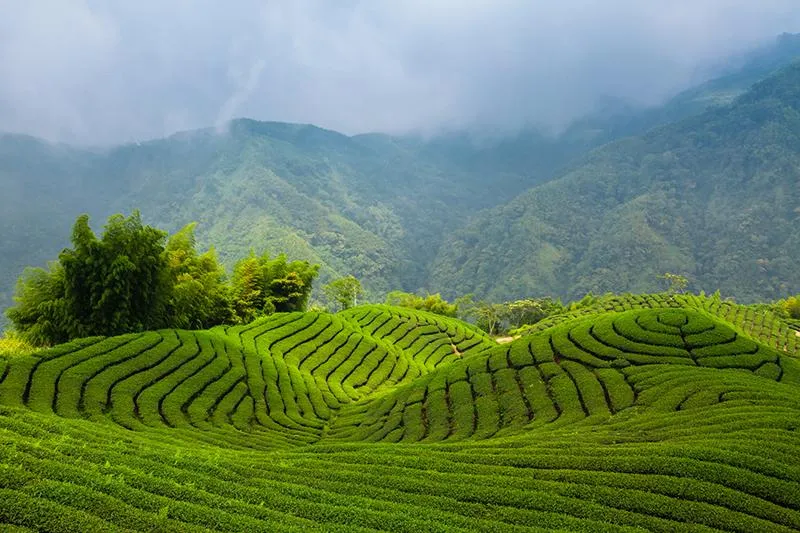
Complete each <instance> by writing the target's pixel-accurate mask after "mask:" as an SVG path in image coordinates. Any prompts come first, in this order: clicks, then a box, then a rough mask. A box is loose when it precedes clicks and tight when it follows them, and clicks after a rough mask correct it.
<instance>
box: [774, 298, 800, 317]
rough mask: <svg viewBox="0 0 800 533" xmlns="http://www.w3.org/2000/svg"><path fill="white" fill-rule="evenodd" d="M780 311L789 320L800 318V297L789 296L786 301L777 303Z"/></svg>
mask: <svg viewBox="0 0 800 533" xmlns="http://www.w3.org/2000/svg"><path fill="white" fill-rule="evenodd" d="M778 303H779V304H780V309H781V310H782V311H783V312H784V313H785V314H786V316H788V317H789V318H800V296H789V297H788V298H787V299H786V300H782V301H780V302H778Z"/></svg>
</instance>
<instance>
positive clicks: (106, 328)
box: [59, 211, 170, 337]
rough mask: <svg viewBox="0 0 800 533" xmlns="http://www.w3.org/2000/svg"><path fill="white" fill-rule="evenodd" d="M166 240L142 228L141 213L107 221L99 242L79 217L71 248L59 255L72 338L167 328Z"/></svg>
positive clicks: (84, 217) (157, 232) (161, 233)
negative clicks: (74, 327) (73, 325)
mask: <svg viewBox="0 0 800 533" xmlns="http://www.w3.org/2000/svg"><path fill="white" fill-rule="evenodd" d="M166 236H167V234H166V232H164V231H161V230H159V229H156V228H153V227H151V226H146V225H143V224H142V221H141V216H140V215H139V212H138V211H134V212H133V214H132V215H131V216H129V217H127V218H126V217H124V216H122V215H112V216H111V217H109V219H108V222H107V223H106V225H105V229H104V232H103V236H102V238H101V239H98V238H97V237H96V236H95V234H94V232H93V231H92V230H91V228H90V227H89V217H88V215H81V216H80V217H78V220H77V221H76V222H75V226H74V227H73V231H72V244H73V248H72V249H66V250H64V251H63V252H61V254H60V255H59V262H60V263H61V265H62V266H63V268H64V278H65V289H66V290H65V299H66V302H67V306H68V308H69V312H70V314H71V315H72V316H73V317H74V318H75V319H76V321H77V325H78V328H77V329H78V330H77V331H75V332H74V334H73V335H72V336H74V337H82V336H87V335H118V334H121V333H126V332H131V331H144V330H147V329H156V328H158V327H162V326H163V325H164V324H165V323H166V322H167V320H166V319H167V310H166V307H167V303H168V298H169V293H170V279H169V273H168V269H167V263H166V258H165V256H164V253H163V252H164V243H165V239H166Z"/></svg>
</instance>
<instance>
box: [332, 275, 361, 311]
mask: <svg viewBox="0 0 800 533" xmlns="http://www.w3.org/2000/svg"><path fill="white" fill-rule="evenodd" d="M322 291H323V292H324V293H325V296H326V297H327V298H328V300H330V301H331V302H334V303H336V304H337V305H338V306H339V308H340V309H350V308H351V307H354V306H355V305H356V304H357V303H358V298H359V297H360V296H362V295H363V294H364V289H363V288H362V287H361V282H360V281H358V279H357V278H356V277H355V276H352V275H350V276H345V277H343V278H338V279H335V280H333V281H331V282H330V283H328V284H327V285H325V286H324V287H323V288H322Z"/></svg>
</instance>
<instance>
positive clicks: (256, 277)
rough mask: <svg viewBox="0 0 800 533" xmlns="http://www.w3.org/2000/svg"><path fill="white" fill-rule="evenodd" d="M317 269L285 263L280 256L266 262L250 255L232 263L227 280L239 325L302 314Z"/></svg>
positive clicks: (317, 267) (301, 263)
mask: <svg viewBox="0 0 800 533" xmlns="http://www.w3.org/2000/svg"><path fill="white" fill-rule="evenodd" d="M318 272H319V265H312V264H310V263H309V262H308V261H291V262H289V261H287V260H286V256H285V255H284V254H280V255H279V256H278V257H276V258H275V259H270V258H269V255H268V254H266V253H265V254H263V255H261V256H260V257H259V256H256V255H255V253H254V252H252V251H251V252H250V255H249V256H248V257H245V258H244V259H241V260H240V261H239V262H237V263H236V266H235V267H234V270H233V277H232V280H231V305H232V308H233V312H234V315H235V318H236V321H238V322H240V323H247V322H251V321H252V320H254V319H255V318H258V317H259V316H263V315H268V314H270V313H274V312H290V311H303V310H305V308H306V305H307V303H308V297H309V296H310V295H311V288H312V283H313V281H314V278H316V277H317V274H318Z"/></svg>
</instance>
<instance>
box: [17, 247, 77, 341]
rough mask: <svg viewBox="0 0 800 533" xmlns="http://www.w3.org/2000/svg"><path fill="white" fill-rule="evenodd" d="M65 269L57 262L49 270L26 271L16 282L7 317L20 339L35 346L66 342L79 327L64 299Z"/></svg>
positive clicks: (73, 335)
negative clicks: (12, 300)
mask: <svg viewBox="0 0 800 533" xmlns="http://www.w3.org/2000/svg"><path fill="white" fill-rule="evenodd" d="M64 285H65V281H64V269H63V268H62V267H61V264H60V263H58V262H53V263H51V264H50V267H49V268H48V269H44V268H26V269H25V271H24V272H23V273H22V276H21V277H20V278H19V280H18V281H17V287H16V292H15V294H14V302H15V305H14V306H13V307H11V308H9V309H8V311H7V312H6V315H7V316H8V318H9V319H10V320H11V322H12V324H14V328H15V329H16V331H17V333H18V334H19V336H20V337H21V338H22V339H23V340H25V341H26V342H29V343H31V344H33V345H35V346H43V345H47V344H57V343H61V342H67V341H68V340H70V339H71V338H74V337H75V332H76V331H78V325H77V324H76V322H75V320H74V318H73V317H72V316H71V315H70V312H69V310H68V306H67V302H66V299H65V296H64V294H65V286H64Z"/></svg>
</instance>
